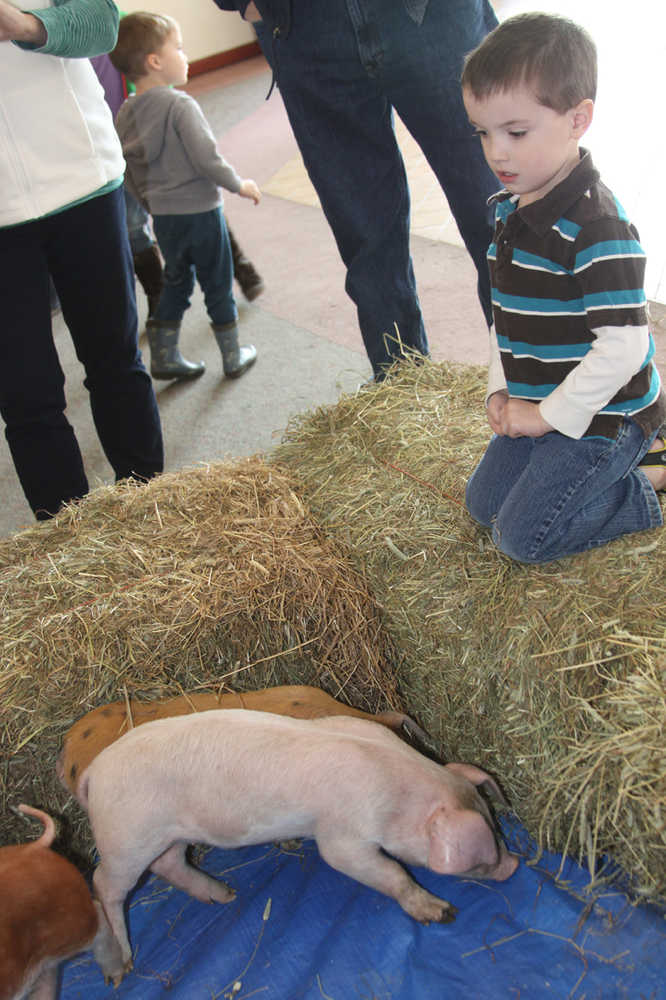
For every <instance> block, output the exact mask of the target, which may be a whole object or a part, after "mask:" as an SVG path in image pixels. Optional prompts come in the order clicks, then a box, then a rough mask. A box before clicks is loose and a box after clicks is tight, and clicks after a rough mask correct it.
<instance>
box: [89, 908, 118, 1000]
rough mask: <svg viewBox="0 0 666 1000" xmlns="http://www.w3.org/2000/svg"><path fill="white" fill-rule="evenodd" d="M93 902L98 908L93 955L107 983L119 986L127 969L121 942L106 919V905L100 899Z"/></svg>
mask: <svg viewBox="0 0 666 1000" xmlns="http://www.w3.org/2000/svg"><path fill="white" fill-rule="evenodd" d="M93 902H94V904H95V909H96V910H97V922H98V926H97V934H96V935H95V939H94V941H93V943H92V950H93V955H94V956H95V959H96V961H97V964H98V965H99V967H100V969H101V970H102V974H103V975H104V982H105V984H108V983H110V982H112V983H113V985H114V986H118V985H119V984H120V982H121V980H122V978H123V973H124V971H125V969H124V966H123V957H122V954H121V951H120V944H119V943H118V941H117V939H116V936H115V934H114V933H113V931H112V930H111V927H110V925H109V921H108V920H107V919H106V913H105V912H104V907H103V906H102V904H101V903H100V901H99V900H98V899H95V900H93Z"/></svg>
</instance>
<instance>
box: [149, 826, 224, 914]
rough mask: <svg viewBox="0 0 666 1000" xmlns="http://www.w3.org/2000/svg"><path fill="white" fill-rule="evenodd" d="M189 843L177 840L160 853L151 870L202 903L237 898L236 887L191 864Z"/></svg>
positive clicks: (221, 901)
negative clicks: (187, 850) (188, 857)
mask: <svg viewBox="0 0 666 1000" xmlns="http://www.w3.org/2000/svg"><path fill="white" fill-rule="evenodd" d="M186 849H187V844H185V843H183V842H182V841H181V842H177V843H175V844H172V845H171V847H169V848H168V849H167V850H166V851H165V852H164V854H160V856H159V858H156V859H155V861H153V863H152V865H151V866H150V868H151V871H154V872H155V874H156V875H160V876H161V877H162V878H163V879H166V881H167V882H170V883H171V885H174V886H176V888H177V889H182V890H183V892H187V893H188V894H189V895H190V896H194V898H195V899H200V900H201V902H202V903H230V902H231V901H232V900H233V899H235V898H236V891H235V889H231V888H230V887H229V886H228V885H226V884H225V883H224V882H221V881H219V879H216V878H213V876H212V875H207V874H206V872H202V871H200V870H199V869H198V868H195V867H194V866H193V865H191V864H190V863H189V862H188V861H187V859H186V857H185V851H186Z"/></svg>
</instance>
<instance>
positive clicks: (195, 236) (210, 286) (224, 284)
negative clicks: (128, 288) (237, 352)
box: [153, 208, 238, 326]
mask: <svg viewBox="0 0 666 1000" xmlns="http://www.w3.org/2000/svg"><path fill="white" fill-rule="evenodd" d="M153 229H154V230H155V236H156V238H157V242H158V245H159V248H160V250H161V251H162V256H163V257H164V263H165V267H164V289H163V291H162V295H161V296H160V303H159V305H158V307H157V309H156V310H155V317H154V318H155V320H157V321H158V322H163V323H180V321H181V320H182V318H183V315H184V313H185V310H186V309H189V307H190V300H191V298H192V292H193V291H194V282H195V280H198V281H199V284H200V285H201V290H202V291H203V294H204V301H205V303H206V310H207V312H208V315H209V317H210V320H211V323H214V324H215V325H216V326H217V325H218V324H219V325H220V326H226V324H227V323H234V322H235V321H236V319H237V318H238V310H237V309H236V303H235V301H234V295H233V280H234V263H233V258H232V256H231V244H230V243H229V233H228V232H227V225H226V222H225V221H224V215H223V214H222V209H221V208H214V209H212V210H211V211H209V212H196V213H194V214H192V215H154V216H153Z"/></svg>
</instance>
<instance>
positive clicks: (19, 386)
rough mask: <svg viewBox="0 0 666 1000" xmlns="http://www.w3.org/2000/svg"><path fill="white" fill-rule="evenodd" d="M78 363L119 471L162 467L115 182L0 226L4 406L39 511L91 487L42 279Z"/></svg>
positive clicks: (120, 475)
mask: <svg viewBox="0 0 666 1000" xmlns="http://www.w3.org/2000/svg"><path fill="white" fill-rule="evenodd" d="M49 274H51V275H52V278H53V284H54V286H55V289H56V292H57V294H58V297H59V299H60V303H61V306H62V313H63V317H64V320H65V323H66V324H67V327H68V329H69V332H70V335H71V337H72V340H73V341H74V346H75V348H76V354H77V357H78V359H79V361H80V362H81V364H82V365H83V367H84V369H85V381H84V385H85V386H86V388H87V389H88V392H89V393H90V406H91V410H92V415H93V419H94V422H95V427H96V430H97V433H98V436H99V439H100V442H101V444H102V447H103V448H104V453H105V454H106V457H107V458H108V460H109V463H110V464H111V466H112V468H113V470H114V472H115V475H116V479H124V478H127V477H131V476H138V477H140V478H145V479H148V478H150V477H151V476H154V475H156V474H157V473H159V472H161V471H162V468H163V464H164V454H163V447H162V430H161V425H160V417H159V412H158V409H157V402H156V400H155V393H154V391H153V384H152V381H151V378H150V375H149V374H148V372H147V371H146V369H145V368H144V366H143V362H142V360H141V354H140V353H139V348H138V345H137V314H136V300H135V297H134V268H133V267H132V257H131V254H130V248H129V242H128V239H127V226H126V222H125V204H124V200H123V192H122V190H121V188H117V189H116V190H115V191H112V192H111V193H110V194H105V195H100V196H99V197H96V198H92V199H91V200H90V201H86V202H83V203H82V204H80V205H76V206H74V207H73V208H69V209H66V210H65V211H63V212H58V213H57V214H55V215H49V216H45V217H44V218H42V219H36V220H34V221H33V222H27V223H25V224H24V225H21V226H11V227H9V228H6V229H0V294H1V296H2V304H3V326H2V336H1V337H0V412H1V413H2V417H3V419H4V421H5V424H6V431H5V434H6V437H7V442H8V444H9V448H10V451H11V454H12V458H13V460H14V465H15V467H16V471H17V473H18V476H19V479H20V481H21V485H22V487H23V491H24V493H25V495H26V498H27V500H28V502H29V504H30V506H31V507H32V509H33V511H34V512H35V515H36V516H37V518H38V519H44V518H46V517H48V516H49V515H51V514H55V513H57V511H58V509H59V508H60V506H61V504H62V503H64V502H66V501H68V500H74V499H76V498H78V497H82V496H83V495H84V494H85V493H87V492H88V480H87V478H86V474H85V471H84V467H83V461H82V458H81V452H80V449H79V445H78V442H77V440H76V436H75V434H74V430H73V428H72V426H71V424H70V423H69V421H68V420H67V417H66V416H65V408H66V405H67V404H66V399H65V376H64V374H63V371H62V368H61V365H60V362H59V360H58V354H57V351H56V347H55V343H54V341H53V331H52V328H51V301H50V280H49Z"/></svg>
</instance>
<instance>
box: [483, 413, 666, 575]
mask: <svg viewBox="0 0 666 1000" xmlns="http://www.w3.org/2000/svg"><path fill="white" fill-rule="evenodd" d="M655 437H656V433H655V434H652V435H651V436H650V437H648V438H645V437H644V436H643V432H642V430H641V429H640V427H639V426H638V424H637V423H636V422H635V421H633V420H631V419H625V421H624V423H623V424H622V426H621V427H620V430H619V432H618V436H617V438H616V439H615V440H614V441H612V440H610V439H608V438H602V437H590V438H582V439H581V440H579V441H575V440H573V439H572V438H568V437H565V436H564V435H563V434H559V433H558V432H557V431H552V432H551V433H550V434H544V436H543V437H538V438H531V437H519V438H509V437H506V436H499V435H495V436H494V437H493V438H492V440H491V442H490V444H489V445H488V448H487V450H486V453H485V455H484V456H483V458H482V459H481V461H480V462H479V464H478V466H477V467H476V469H475V470H474V473H473V474H472V476H471V478H470V480H469V482H468V483H467V490H466V496H465V500H466V503H467V509H468V510H469V512H470V514H471V515H472V517H473V518H474V519H475V520H476V521H478V522H479V523H480V524H483V525H485V526H486V527H489V528H490V529H491V531H492V537H493V541H494V542H495V544H496V545H497V547H498V549H499V550H500V551H501V552H503V553H504V554H505V555H507V556H510V557H511V558H512V559H516V560H517V561H518V562H524V563H543V562H550V561H551V560H553V559H560V558H561V557H562V556H568V555H573V554H574V553H577V552H585V551H586V550H587V549H592V548H595V547H597V546H599V545H605V544H606V543H607V542H610V541H611V540H612V539H614V538H618V537H619V536H620V535H626V534H629V533H630V532H633V531H644V530H646V529H647V528H658V527H660V526H661V524H662V523H663V522H662V515H661V508H660V505H659V500H658V499H657V495H656V493H655V491H654V490H653V488H652V486H651V484H650V483H649V481H648V479H647V477H646V476H645V475H644V474H643V473H642V472H641V471H640V470H638V469H637V468H636V466H637V464H638V462H639V461H640V460H641V458H642V457H643V456H644V455H645V454H646V453H647V451H648V450H649V448H650V445H651V444H652V442H653V441H654V439H655Z"/></svg>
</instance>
